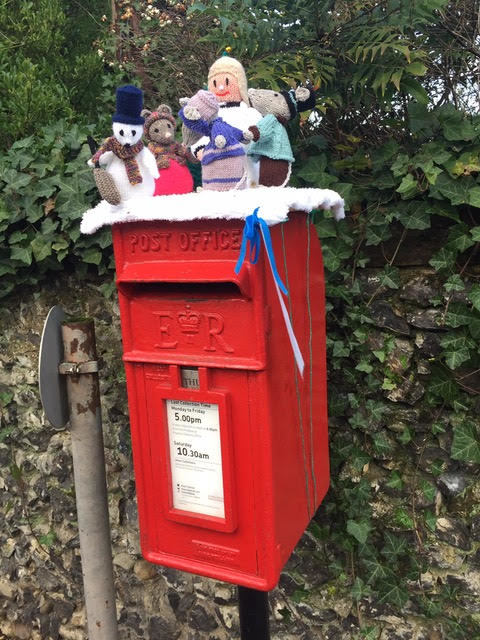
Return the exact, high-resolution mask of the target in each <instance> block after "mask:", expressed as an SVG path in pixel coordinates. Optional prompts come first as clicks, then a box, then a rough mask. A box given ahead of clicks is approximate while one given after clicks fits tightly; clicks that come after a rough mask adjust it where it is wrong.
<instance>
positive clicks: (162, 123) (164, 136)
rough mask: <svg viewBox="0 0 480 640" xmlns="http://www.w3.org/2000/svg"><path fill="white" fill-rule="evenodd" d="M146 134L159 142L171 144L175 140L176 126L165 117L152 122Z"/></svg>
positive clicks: (150, 138)
mask: <svg viewBox="0 0 480 640" xmlns="http://www.w3.org/2000/svg"><path fill="white" fill-rule="evenodd" d="M145 135H146V137H147V139H148V140H152V141H153V142H156V143H157V144H171V143H172V142H174V141H175V127H174V126H173V124H172V123H171V122H169V121H168V120H166V119H165V118H161V119H159V120H155V121H154V122H152V124H151V125H150V126H149V127H148V131H147V132H146V134H145Z"/></svg>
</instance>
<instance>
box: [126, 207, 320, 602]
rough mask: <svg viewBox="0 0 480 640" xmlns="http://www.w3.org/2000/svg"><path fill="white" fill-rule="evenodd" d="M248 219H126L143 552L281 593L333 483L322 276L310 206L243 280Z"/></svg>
mask: <svg viewBox="0 0 480 640" xmlns="http://www.w3.org/2000/svg"><path fill="white" fill-rule="evenodd" d="M243 225H244V222H243V221H242V220H229V221H225V220H205V219H202V220H196V221H190V222H164V221H154V222H132V223H123V224H115V225H114V227H113V239H114V250H115V260H116V269H117V286H118V291H119V301H120V313H121V324H122V338H123V348H124V362H125V368H126V374H127V390H128V398H129V408H130V422H131V432H132V446H133V456H134V466H135V479H136V488H137V498H138V510H139V521H140V537H141V547H142V552H143V555H144V557H145V558H146V559H147V560H149V561H151V562H154V563H157V564H162V565H165V566H170V567H174V568H177V569H181V570H184V571H189V572H192V573H197V574H201V575H204V576H208V577H211V578H216V579H218V580H225V581H227V582H232V583H235V584H238V585H242V586H245V587H250V588H253V589H259V590H264V591H266V590H270V589H271V588H273V587H274V586H275V585H276V583H277V582H278V579H279V576H280V571H281V570H282V567H283V566H284V564H285V562H286V561H287V559H288V557H289V555H290V553H291V551H292V549H293V548H294V546H295V544H296V543H297V541H298V539H299V538H300V536H301V535H302V533H303V531H304V529H305V527H306V525H307V524H308V522H309V520H310V519H311V517H312V516H313V514H314V512H315V510H316V508H317V507H318V505H319V504H320V502H321V500H322V498H323V497H324V495H325V493H326V491H327V488H328V483H329V460H328V442H327V407H326V402H327V394H326V357H325V303H324V277H323V265H322V256H321V250H320V244H319V242H318V239H317V237H316V233H315V229H314V227H313V225H310V224H309V218H308V216H306V215H305V213H302V212H290V215H289V221H288V222H286V223H283V224H278V225H275V226H273V227H271V237H272V244H273V250H274V254H275V257H276V263H277V267H278V271H279V273H280V276H281V278H282V280H283V282H284V283H285V284H286V285H287V287H288V290H289V296H288V298H286V299H285V301H286V306H287V309H288V311H289V315H290V318H291V322H292V326H293V330H294V332H295V336H296V338H297V341H298V344H299V347H300V350H301V352H302V354H303V357H304V360H305V371H304V375H303V377H302V376H301V375H300V373H299V371H298V368H297V366H296V363H295V359H294V356H293V352H292V348H291V344H290V340H289V337H288V334H287V327H286V322H285V319H284V317H283V315H282V311H281V307H280V303H279V299H278V294H277V291H276V288H275V285H274V281H273V276H272V273H271V271H270V268H269V265H268V260H267V258H266V257H265V255H264V252H263V251H262V252H261V255H260V259H259V261H258V263H257V264H255V265H253V264H250V263H247V262H246V263H245V264H244V266H243V268H242V270H241V271H240V273H239V275H236V273H235V271H234V269H235V265H236V262H237V259H238V256H239V250H240V245H241V239H242V231H243Z"/></svg>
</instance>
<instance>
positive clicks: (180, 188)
mask: <svg viewBox="0 0 480 640" xmlns="http://www.w3.org/2000/svg"><path fill="white" fill-rule="evenodd" d="M191 191H193V178H192V174H191V173H190V171H189V170H188V168H187V167H186V166H185V165H181V164H178V162H176V161H175V160H172V159H170V166H169V167H168V169H160V178H157V180H155V193H154V194H153V195H154V196H170V195H173V194H179V193H190V192H191Z"/></svg>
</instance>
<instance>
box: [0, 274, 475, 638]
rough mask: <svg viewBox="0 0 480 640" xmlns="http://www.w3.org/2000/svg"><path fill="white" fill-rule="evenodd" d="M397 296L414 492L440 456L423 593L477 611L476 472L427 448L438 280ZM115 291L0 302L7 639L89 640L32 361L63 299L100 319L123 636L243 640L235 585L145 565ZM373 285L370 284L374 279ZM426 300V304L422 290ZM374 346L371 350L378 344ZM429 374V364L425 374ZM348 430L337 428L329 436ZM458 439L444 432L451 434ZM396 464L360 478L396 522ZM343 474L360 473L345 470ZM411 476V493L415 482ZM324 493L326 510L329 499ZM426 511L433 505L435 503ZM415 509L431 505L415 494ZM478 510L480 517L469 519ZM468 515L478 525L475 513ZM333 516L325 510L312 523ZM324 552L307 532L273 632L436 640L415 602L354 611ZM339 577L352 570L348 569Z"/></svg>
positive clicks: (382, 325) (49, 293) (2, 571)
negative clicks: (433, 292) (390, 483)
mask: <svg viewBox="0 0 480 640" xmlns="http://www.w3.org/2000/svg"><path fill="white" fill-rule="evenodd" d="M404 275H405V282H404V286H403V288H402V290H401V291H400V292H399V293H398V296H399V299H403V301H404V303H407V305H406V306H405V305H404V306H403V307H402V309H403V311H399V309H398V308H397V307H396V306H395V303H394V302H393V301H392V300H386V299H383V298H382V296H380V297H378V298H377V300H376V301H375V302H374V303H373V305H372V316H373V318H374V321H375V324H376V325H377V329H378V331H377V333H376V337H375V338H374V339H375V340H377V341H379V342H381V341H382V340H384V339H385V336H386V335H393V336H394V337H395V341H396V342H395V351H394V352H393V353H392V355H391V358H392V363H391V365H392V367H395V366H396V367H398V368H399V370H402V371H411V372H413V375H411V376H408V377H406V379H407V382H406V383H405V386H404V387H403V388H400V389H398V390H396V392H395V394H393V395H392V397H390V398H389V400H390V401H391V404H392V417H391V420H390V421H389V424H388V430H389V431H390V434H391V436H392V438H393V437H394V436H395V432H396V431H398V430H399V429H400V428H403V425H405V424H408V425H409V427H410V429H411V430H412V431H413V432H414V434H415V443H416V447H417V450H416V451H417V453H416V455H412V456H411V457H410V458H409V459H408V460H407V462H406V463H405V464H406V468H405V469H404V470H403V471H404V472H405V473H404V476H405V478H406V479H407V484H406V487H405V491H409V490H410V491H413V492H415V491H417V489H416V487H417V486H418V483H417V479H418V476H419V474H420V475H422V477H423V476H425V477H428V478H430V479H431V478H432V476H431V469H430V467H429V465H430V464H431V462H432V461H433V460H438V459H440V460H441V461H443V465H444V468H443V469H442V473H441V474H440V475H439V476H437V477H436V478H435V479H434V482H435V491H434V492H433V494H432V495H431V500H430V504H429V506H430V507H432V508H433V509H436V510H437V514H438V515H439V516H440V517H439V518H438V521H437V529H436V531H435V532H434V533H432V535H431V539H430V540H429V542H428V549H426V551H425V557H426V559H427V564H426V566H425V571H424V574H423V577H422V580H423V585H424V587H425V589H426V593H428V592H429V589H430V590H431V591H432V592H434V591H435V589H436V588H437V587H438V584H439V581H440V583H441V584H449V585H451V586H452V588H455V590H456V591H455V592H456V603H457V604H456V606H458V607H460V608H463V610H464V611H466V612H470V613H476V614H480V604H479V602H480V551H479V542H480V515H478V504H479V498H480V483H479V480H478V471H477V470H475V468H474V467H473V466H470V467H469V465H459V464H458V463H456V462H455V461H452V460H450V459H449V456H448V454H447V451H448V450H449V449H448V446H447V445H448V443H447V442H443V444H442V440H441V439H440V441H439V442H437V443H436V444H435V445H430V444H429V441H428V438H427V437H426V434H427V432H428V429H427V426H428V425H426V423H428V416H426V415H425V413H424V412H423V413H422V412H421V411H420V409H419V408H418V403H419V402H420V403H421V401H422V396H423V393H424V387H423V385H422V382H421V379H422V375H426V374H428V358H429V357H430V355H431V354H435V352H436V349H437V348H438V331H437V328H436V326H435V325H434V316H435V313H436V311H435V309H431V308H430V307H429V302H428V301H429V299H430V297H431V296H430V293H428V289H429V287H432V286H434V284H432V282H433V279H432V274H431V273H429V272H426V271H424V270H422V269H417V270H410V271H407V272H405V274H404ZM109 285H110V282H109V281H107V282H103V283H102V282H96V281H86V282H78V281H76V280H75V278H73V277H72V276H70V277H66V276H62V277H59V278H58V279H57V280H56V281H52V282H50V284H48V285H46V286H45V287H43V288H42V290H41V291H35V292H24V293H22V294H21V295H17V296H15V297H11V298H10V299H8V300H7V301H3V302H2V305H1V310H0V327H1V332H0V416H1V423H0V637H4V638H12V639H14V638H18V639H23V640H30V639H31V640H57V639H59V638H62V639H63V638H64V639H66V640H84V639H85V638H86V633H85V610H84V607H83V603H82V578H81V566H80V556H79V548H78V533H77V525H76V513H75V497H74V486H73V481H72V468H71V455H70V438H69V432H68V429H67V430H60V431H56V430H54V429H53V428H52V427H51V426H50V425H49V423H48V422H46V420H45V418H44V416H43V412H42V409H41V405H40V401H39V396H38V390H37V357H38V349H39V343H40V335H41V330H42V327H43V322H44V319H45V317H46V315H47V312H48V310H49V308H50V307H51V306H53V305H54V304H61V305H62V306H63V307H64V309H65V310H66V311H67V312H69V313H72V314H75V315H78V314H81V315H83V316H84V315H88V316H91V317H93V318H95V326H96V335H97V349H98V355H99V358H100V362H101V374H100V379H101V393H102V413H103V424H104V438H105V449H106V464H107V483H108V493H109V505H110V522H111V529H112V547H113V560H114V568H115V581H116V588H117V609H118V616H119V621H120V637H121V638H122V640H127V639H128V640H137V639H144V640H164V639H165V640H171V639H177V638H178V639H180V640H187V639H191V640H207V639H208V640H226V639H227V638H229V639H235V638H239V631H238V610H237V600H236V589H235V587H233V586H232V585H228V584H224V583H218V582H215V581H213V580H207V579H203V578H200V577H198V576H192V575H189V574H185V573H181V572H177V571H174V570H171V569H164V568H161V567H157V566H155V565H152V564H149V563H147V562H146V561H144V560H143V559H142V558H141V555H140V552H139V543H138V538H139V536H138V525H137V514H136V503H135V487H134V480H133V470H132V462H131V449H130V439H129V428H128V409H127V402H126V394H125V382H124V375H123V368H122V364H121V342H120V330H119V315H118V308H117V304H116V298H115V294H113V295H112V296H111V297H108V296H106V295H104V294H108V293H109V291H111V287H110V286H109ZM366 286H367V287H368V286H372V287H375V286H376V285H375V277H374V274H372V275H371V282H370V283H368V282H367V283H366ZM427 294H428V295H427ZM374 346H375V345H373V344H372V348H374ZM422 367H423V368H422ZM342 428H345V424H344V423H342V421H341V420H339V419H338V418H336V419H335V420H334V421H333V422H332V437H334V438H335V434H336V433H337V431H338V430H339V429H342ZM449 437H450V436H449V435H448V432H446V435H445V439H448V438H449ZM391 465H392V461H391V460H381V459H377V460H376V461H375V464H373V463H371V464H370V465H369V467H368V469H365V470H364V471H363V472H362V473H364V474H366V475H367V477H368V479H369V482H370V483H371V486H377V487H378V492H377V494H376V500H375V504H374V505H373V507H374V514H375V518H378V520H379V521H381V520H382V519H383V518H386V517H388V514H389V511H390V510H391V507H392V504H394V502H395V499H396V495H395V492H394V491H392V490H388V488H386V487H385V485H384V474H385V470H386V469H389V468H390V469H391ZM341 473H342V474H350V475H351V476H352V478H355V474H357V475H358V471H355V470H352V469H349V468H348V465H345V466H344V468H343V469H342V470H341ZM408 478H410V484H408ZM332 499H333V498H332V497H327V500H326V504H327V505H328V501H329V500H332ZM427 502H428V500H427ZM416 505H417V508H418V509H422V508H423V507H425V506H427V505H426V498H425V496H424V495H423V494H422V495H420V494H418V496H417V502H416ZM475 509H476V510H477V515H475V511H474V510H475ZM472 513H473V516H474V517H472ZM326 518H328V516H327V515H326V510H325V507H324V506H322V507H321V509H320V511H319V513H318V514H317V520H318V522H320V523H321V522H322V521H323V520H325V519H326ZM328 553H329V551H328V545H325V544H324V542H322V541H320V540H319V539H318V536H315V535H314V533H313V532H312V531H308V532H307V533H306V534H305V536H304V537H303V539H302V541H301V543H300V544H299V545H298V548H297V550H296V551H295V552H294V554H293V556H292V558H291V560H290V561H289V564H288V567H287V571H286V572H285V573H284V574H283V576H282V579H281V582H280V585H279V587H278V588H277V589H275V590H274V591H273V592H272V594H271V600H270V601H271V623H272V637H273V638H275V639H278V640H280V639H282V640H290V639H292V640H293V639H294V638H295V639H298V638H302V639H304V640H315V639H319V640H320V639H325V640H327V639H328V640H334V639H350V638H351V639H355V638H357V637H358V638H361V637H362V638H363V637H365V635H360V631H359V629H360V626H359V625H360V623H361V624H362V625H363V628H367V627H368V625H369V624H370V623H371V624H374V625H377V627H378V628H379V629H380V631H381V636H371V637H372V638H373V637H381V638H382V639H384V640H386V639H389V640H394V639H399V640H400V639H404V640H407V639H410V638H411V639H417V640H438V639H440V638H443V637H447V636H445V635H444V631H443V630H442V628H441V627H440V626H439V625H437V624H436V621H435V619H428V618H427V617H425V616H424V615H420V613H419V611H418V609H417V608H416V607H415V604H414V603H413V602H409V603H407V605H406V607H405V610H404V612H403V614H402V615H401V616H400V615H399V614H398V612H394V611H393V610H392V609H391V608H389V607H387V606H385V605H384V606H379V605H378V604H376V603H375V602H374V601H369V600H368V598H366V599H364V600H362V602H361V603H360V605H359V606H357V604H356V603H354V602H353V601H352V599H351V597H350V596H348V595H347V594H348V592H347V591H346V590H345V589H344V588H343V587H344V584H345V577H344V578H342V577H340V578H336V579H333V578H332V577H331V575H330V574H329V572H328V571H327V569H326V554H328ZM345 573H348V570H347V567H345Z"/></svg>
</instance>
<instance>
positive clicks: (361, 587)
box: [351, 577, 372, 602]
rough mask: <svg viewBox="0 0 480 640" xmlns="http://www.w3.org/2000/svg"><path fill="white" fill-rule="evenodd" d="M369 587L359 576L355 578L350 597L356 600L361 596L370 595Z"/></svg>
mask: <svg viewBox="0 0 480 640" xmlns="http://www.w3.org/2000/svg"><path fill="white" fill-rule="evenodd" d="M371 591H372V590H371V588H370V587H369V586H368V585H367V584H365V582H364V581H363V580H362V579H361V578H358V577H357V578H355V582H354V583H353V585H352V590H351V593H352V598H353V599H354V600H356V601H357V602H358V601H359V600H361V599H362V598H364V597H366V596H368V595H370V593H371Z"/></svg>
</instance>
